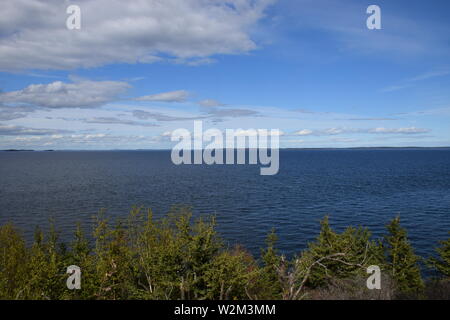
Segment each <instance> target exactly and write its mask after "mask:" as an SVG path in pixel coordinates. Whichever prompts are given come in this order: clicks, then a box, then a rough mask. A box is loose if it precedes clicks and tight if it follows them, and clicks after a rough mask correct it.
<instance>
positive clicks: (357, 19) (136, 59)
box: [0, 0, 450, 149]
mask: <svg viewBox="0 0 450 320" xmlns="http://www.w3.org/2000/svg"><path fill="white" fill-rule="evenodd" d="M70 4H76V5H79V7H80V8H81V29H80V30H68V29H67V28H66V25H65V20H66V19H67V17H68V14H66V8H67V6H68V5H70ZM371 4H376V5H378V6H379V7H380V8H381V23H382V29H381V30H369V29H368V28H367V27H366V19H367V18H368V16H369V15H368V14H367V13H366V9H367V7H368V6H369V5H371ZM449 12H450V4H449V3H448V1H431V2H425V1H403V0H396V1H360V0H359V1H357V0H355V1H351V0H343V1H332V0H327V1H325V0H323V1H321V0H314V1H312V0H284V1H275V0H259V1H258V0H232V1H219V0H208V1H207V0H188V1H185V0H165V1H160V0H154V1H135V2H132V3H130V2H124V1H106V0H98V1H93V0H92V1H91V0H84V1H83V0H82V1H66V2H64V1H56V0H52V1H35V0H28V1H22V0H19V1H12V0H11V1H4V2H2V15H1V17H0V88H1V93H0V149H6V148H33V149H137V148H139V149H159V148H170V147H172V146H173V144H174V143H173V142H171V141H170V132H171V131H173V130H175V129H177V128H187V129H190V130H191V129H192V128H193V121H194V120H196V119H198V120H203V121H204V129H207V128H212V127H214V128H219V129H222V130H224V129H228V128H230V129H238V128H242V129H250V128H255V129H258V128H266V129H272V128H273V129H280V130H281V131H282V132H283V136H282V137H281V139H280V144H281V146H282V147H289V148H293V147H300V148H301V147H308V148H309V147H360V146H450V129H449V120H450V59H449V58H450V22H449V19H448V13H449Z"/></svg>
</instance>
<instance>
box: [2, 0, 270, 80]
mask: <svg viewBox="0 0 450 320" xmlns="http://www.w3.org/2000/svg"><path fill="white" fill-rule="evenodd" d="M273 1H274V0H227V1H221V0H210V1H206V0H163V1H162V0H149V1H145V0H135V1H123V0H96V1H79V2H77V3H76V4H77V5H79V6H80V8H81V29H80V30H68V29H67V28H66V24H65V22H66V19H67V17H68V15H67V14H66V8H67V6H68V2H66V1H60V0H45V1H44V0H34V1H30V0H4V1H2V4H1V9H2V13H1V15H2V19H1V20H0V70H8V71H11V70H24V69H63V70H67V69H73V68H80V67H96V66H101V65H105V64H110V63H137V62H142V63H152V62H155V61H159V60H161V59H168V60H174V61H175V62H176V63H187V64H191V65H196V64H201V63H210V62H212V59H211V58H209V57H211V56H213V55H216V54H235V53H242V52H248V51H250V50H253V49H255V48H256V44H255V43H254V41H253V40H252V39H251V35H250V31H251V29H252V28H254V26H255V25H256V24H257V23H258V21H259V20H260V19H261V18H262V17H263V16H264V10H265V9H266V8H267V6H268V5H269V4H270V3H271V2H273Z"/></svg>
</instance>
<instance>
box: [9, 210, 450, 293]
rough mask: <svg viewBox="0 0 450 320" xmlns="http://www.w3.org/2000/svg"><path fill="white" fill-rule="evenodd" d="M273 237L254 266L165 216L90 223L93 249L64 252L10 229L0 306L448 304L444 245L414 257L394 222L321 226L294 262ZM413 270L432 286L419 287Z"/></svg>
mask: <svg viewBox="0 0 450 320" xmlns="http://www.w3.org/2000/svg"><path fill="white" fill-rule="evenodd" d="M276 243H277V236H276V233H275V231H273V232H272V233H270V234H269V235H268V237H267V241H266V247H265V248H262V249H261V255H260V257H259V258H256V257H254V256H252V255H251V254H250V253H249V252H248V251H247V250H246V249H245V248H243V247H241V246H235V247H233V248H229V247H227V246H225V245H224V243H223V241H222V240H221V239H220V237H219V236H218V234H217V233H216V228H215V219H214V217H208V218H199V219H193V218H192V215H191V212H190V210H189V209H187V208H183V207H176V208H173V209H172V210H171V211H170V212H169V213H168V214H167V216H165V217H164V218H161V219H155V218H154V217H153V215H152V212H151V210H143V209H140V208H133V209H132V210H131V212H130V214H129V215H128V217H127V218H125V219H122V220H120V221H117V222H115V223H110V222H109V221H108V220H107V219H106V217H105V214H104V212H100V213H99V214H98V215H97V216H96V217H95V226H94V230H93V240H92V241H88V240H87V237H86V235H85V234H84V232H83V230H82V228H81V227H80V225H79V226H78V227H77V228H76V230H75V233H74V240H73V241H72V242H71V243H62V242H61V241H60V240H59V235H58V232H57V230H56V229H55V228H54V227H52V228H51V229H50V231H49V232H48V233H47V234H46V235H44V234H43V232H42V231H40V230H39V229H37V230H36V232H35V237H34V242H33V243H32V244H31V245H30V246H27V245H26V242H25V240H24V238H23V236H22V235H21V233H20V230H18V229H17V228H16V227H15V226H14V225H12V224H6V225H3V226H1V227H0V299H51V300H57V299H108V300H113V299H171V300H172V299H193V300H194V299H195V300H196V299H221V300H224V299H243V300H259V299H285V300H298V299H319V300H320V299H450V238H449V239H447V240H443V241H441V243H437V244H436V257H434V258H428V259H427V260H423V259H422V258H420V257H418V256H416V255H415V254H414V250H413V248H412V247H411V245H410V243H409V241H408V238H407V232H406V230H405V229H403V228H402V227H401V225H400V219H399V218H395V219H394V220H392V221H391V222H390V223H389V224H388V226H387V228H386V233H385V235H384V236H383V237H382V238H380V239H375V240H374V239H372V237H371V234H370V232H369V230H368V229H366V228H363V227H358V228H355V227H348V228H347V229H346V230H345V231H343V232H342V233H337V232H335V231H334V230H332V228H331V227H330V225H329V223H328V217H325V218H324V219H323V220H322V222H321V231H320V233H319V235H318V236H317V239H316V241H314V242H312V243H309V244H308V247H307V249H306V250H304V251H302V252H300V253H299V254H298V255H297V256H295V257H294V258H292V259H287V258H286V257H284V256H283V255H281V254H280V253H279V252H278V251H277V246H276ZM420 262H424V263H426V264H427V265H428V266H429V267H431V268H434V269H435V270H436V272H437V274H439V277H435V278H432V279H427V280H426V281H425V280H424V279H422V277H421V271H420V265H421V263H420ZM71 265H76V266H79V267H80V268H81V289H80V290H69V289H68V288H67V286H66V280H67V277H68V274H67V273H66V270H67V267H68V266H71ZM373 265H375V266H379V268H380V270H381V289H373V290H369V289H368V288H367V286H366V280H367V278H368V277H369V276H370V274H368V273H367V268H368V267H369V266H373Z"/></svg>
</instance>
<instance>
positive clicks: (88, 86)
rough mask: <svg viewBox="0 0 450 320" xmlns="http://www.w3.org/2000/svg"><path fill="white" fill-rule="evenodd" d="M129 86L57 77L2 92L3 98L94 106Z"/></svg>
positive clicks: (49, 104) (53, 105) (50, 104)
mask: <svg viewBox="0 0 450 320" xmlns="http://www.w3.org/2000/svg"><path fill="white" fill-rule="evenodd" d="M129 87H130V85H129V84H128V83H126V82H120V81H88V80H81V81H77V82H74V83H65V82H61V81H55V82H52V83H49V84H32V85H29V86H28V87H26V88H25V89H22V90H17V91H10V92H6V93H2V94H0V102H3V103H19V104H28V105H33V106H38V107H45V108H92V107H99V106H102V105H103V104H105V103H108V102H111V101H114V100H116V99H117V97H118V96H119V95H120V94H121V93H123V92H125V90H127V89H128V88H129Z"/></svg>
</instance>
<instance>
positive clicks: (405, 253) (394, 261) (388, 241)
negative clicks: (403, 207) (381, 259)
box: [382, 217, 424, 297]
mask: <svg viewBox="0 0 450 320" xmlns="http://www.w3.org/2000/svg"><path fill="white" fill-rule="evenodd" d="M387 230H388V232H389V233H388V235H386V236H385V237H384V242H383V244H382V245H383V248H384V251H385V254H386V260H387V261H386V269H387V270H388V272H389V273H390V275H391V276H392V279H394V281H395V283H396V286H397V290H398V293H399V294H400V296H405V297H410V296H414V295H417V294H420V292H421V291H422V290H423V288H424V283H423V280H422V277H421V274H420V268H419V265H418V261H419V258H418V257H417V256H416V255H415V254H414V250H413V248H412V246H411V244H410V243H409V240H408V237H407V233H406V230H405V229H403V228H402V227H401V226H400V217H396V218H395V219H393V220H392V221H391V222H390V223H389V224H388V226H387Z"/></svg>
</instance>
